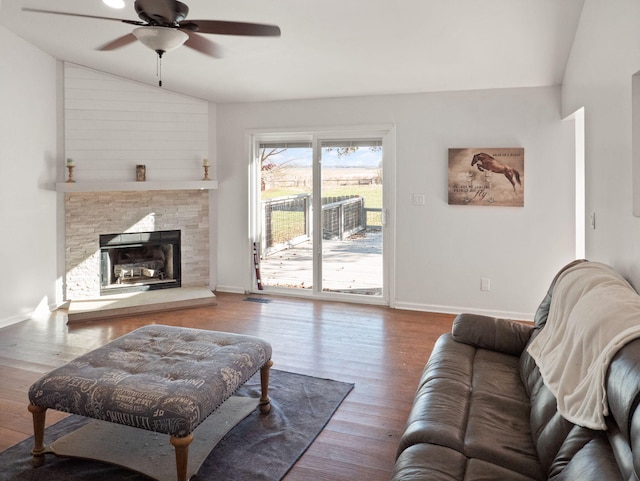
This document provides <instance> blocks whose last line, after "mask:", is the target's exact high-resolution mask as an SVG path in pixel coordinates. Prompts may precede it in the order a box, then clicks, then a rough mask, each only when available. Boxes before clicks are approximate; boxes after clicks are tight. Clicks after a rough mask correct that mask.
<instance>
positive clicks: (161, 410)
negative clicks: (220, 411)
mask: <svg viewBox="0 0 640 481" xmlns="http://www.w3.org/2000/svg"><path fill="white" fill-rule="evenodd" d="M271 365H272V362H271V346H270V344H269V343H268V342H266V341H264V340H262V339H259V338H257V337H252V336H246V335H239V334H231V333H223V332H216V331H206V330H199V329H190V328H181V327H172V326H161V325H152V326H145V327H142V328H140V329H137V330H135V331H133V332H131V333H129V334H126V335H124V336H122V337H120V338H118V339H115V340H114V341H112V342H110V343H109V344H106V345H105V346H102V347H100V348H98V349H96V350H94V351H91V352H89V353H87V354H85V355H83V356H80V357H78V358H77V359H75V360H73V361H71V362H69V363H68V364H66V365H64V366H61V367H59V368H57V369H55V370H53V371H51V372H50V373H49V374H47V375H45V376H43V377H42V378H41V379H39V380H38V381H37V382H35V383H34V384H33V385H32V386H31V387H30V389H29V401H30V405H29V411H30V412H31V413H32V414H33V424H34V449H33V451H32V455H33V464H34V466H41V465H42V464H43V463H44V453H45V452H46V448H45V447H44V424H45V414H46V410H47V409H56V410H58V411H64V412H68V413H73V414H78V415H81V416H85V417H89V418H93V419H99V420H103V421H108V422H111V423H117V424H122V425H126V426H131V427H136V428H140V429H145V430H148V431H155V432H158V433H163V434H168V435H169V436H170V440H171V444H172V445H173V446H174V448H175V454H176V468H177V479H178V481H186V479H187V460H188V452H189V444H190V443H191V441H192V440H193V435H192V432H193V430H194V429H195V428H196V427H197V426H198V425H199V424H200V423H202V422H203V421H204V420H205V419H206V418H207V417H208V416H209V415H210V414H211V413H213V412H214V411H215V410H216V409H217V408H218V407H219V406H220V405H221V404H222V403H223V402H224V401H225V400H227V399H228V398H229V397H230V396H231V395H233V393H234V392H235V391H236V390H237V389H238V388H239V387H240V386H241V385H242V384H244V383H245V382H246V381H247V380H248V379H249V378H251V377H252V376H253V375H254V374H255V373H256V372H257V371H258V370H261V387H262V395H261V397H260V401H259V406H260V410H261V412H262V413H268V412H269V410H270V400H269V396H268V385H269V369H270V367H271Z"/></svg>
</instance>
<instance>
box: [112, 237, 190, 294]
mask: <svg viewBox="0 0 640 481" xmlns="http://www.w3.org/2000/svg"><path fill="white" fill-rule="evenodd" d="M180 274H181V262H180V231H179V230H168V231H155V232H136V233H128V232H127V233H121V234H104V235H101V236H100V275H101V282H100V295H106V294H116V293H121V292H130V291H147V290H152V289H167V288H171V287H180V285H181V280H180V279H181V275H180Z"/></svg>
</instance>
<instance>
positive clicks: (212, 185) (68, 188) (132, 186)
mask: <svg viewBox="0 0 640 481" xmlns="http://www.w3.org/2000/svg"><path fill="white" fill-rule="evenodd" d="M217 188H218V181H217V180H167V181H144V182H118V181H111V182H97V181H96V182H58V183H56V191H57V192H122V191H146V190H212V189H217Z"/></svg>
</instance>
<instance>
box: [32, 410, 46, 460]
mask: <svg viewBox="0 0 640 481" xmlns="http://www.w3.org/2000/svg"><path fill="white" fill-rule="evenodd" d="M28 409H29V412H30V413H31V414H32V415H33V449H32V450H31V455H32V456H33V458H31V463H32V464H33V465H34V466H35V467H38V466H42V465H43V464H44V421H45V418H46V414H47V408H42V407H40V406H34V405H33V404H29V408H28Z"/></svg>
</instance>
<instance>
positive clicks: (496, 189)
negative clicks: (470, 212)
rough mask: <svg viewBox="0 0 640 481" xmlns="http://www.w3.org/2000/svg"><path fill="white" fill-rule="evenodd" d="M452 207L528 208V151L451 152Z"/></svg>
mask: <svg viewBox="0 0 640 481" xmlns="http://www.w3.org/2000/svg"><path fill="white" fill-rule="evenodd" d="M449 204H451V205H486V206H508V207H523V206H524V149H523V148H521V147H514V148H464V149H449Z"/></svg>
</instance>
